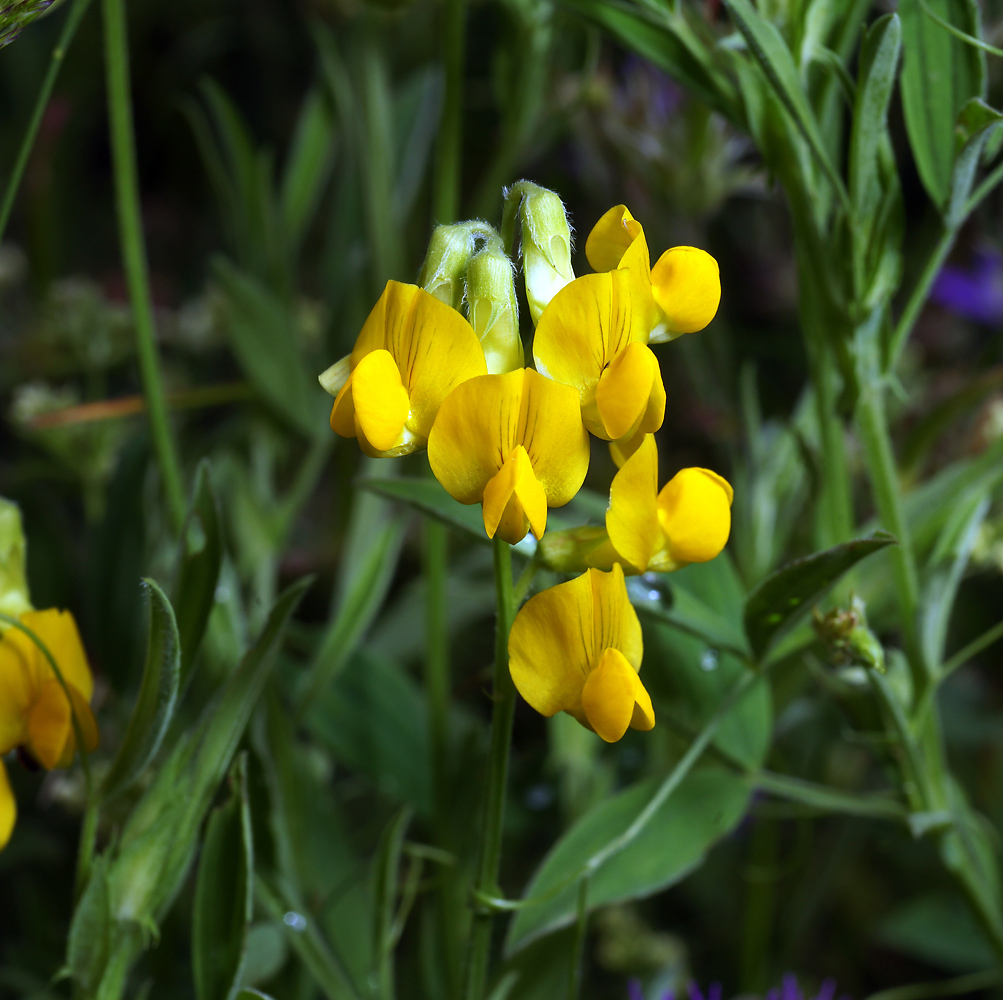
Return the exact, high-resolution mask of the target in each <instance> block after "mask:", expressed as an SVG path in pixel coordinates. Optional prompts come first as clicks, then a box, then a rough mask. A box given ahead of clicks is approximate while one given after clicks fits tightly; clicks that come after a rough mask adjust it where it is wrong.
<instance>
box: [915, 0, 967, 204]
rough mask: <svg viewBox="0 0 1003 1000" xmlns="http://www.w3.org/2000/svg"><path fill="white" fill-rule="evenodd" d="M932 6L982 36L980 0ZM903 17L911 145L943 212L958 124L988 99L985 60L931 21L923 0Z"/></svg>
mask: <svg viewBox="0 0 1003 1000" xmlns="http://www.w3.org/2000/svg"><path fill="white" fill-rule="evenodd" d="M928 6H929V7H930V9H931V10H932V11H933V12H934V13H935V14H937V15H938V16H939V17H941V18H943V19H944V20H945V21H949V22H950V23H951V24H953V25H955V26H956V27H958V28H960V29H961V30H962V31H964V32H965V33H966V34H970V35H975V36H978V35H979V34H980V31H979V15H978V7H977V5H976V3H975V0H929V3H928ZM899 17H901V19H902V41H903V64H902V79H901V83H900V88H901V91H902V108H903V112H904V114H905V123H906V131H907V132H908V134H909V145H910V146H911V147H912V153H913V156H914V157H915V160H916V166H917V168H918V170H919V175H920V178H921V180H922V181H923V185H924V187H925V188H926V190H927V193H928V194H929V195H930V198H931V200H932V201H933V203H934V204H935V205H936V206H937V207H938V208H939V209H941V210H942V211H943V210H945V209H946V207H947V202H948V198H949V196H950V190H951V175H952V173H953V170H954V162H955V151H956V146H955V134H954V125H955V122H956V120H957V118H958V114H959V113H960V111H961V109H962V108H963V107H964V105H965V103H966V102H967V101H969V100H971V98H973V97H982V96H983V91H984V89H985V57H984V56H983V55H982V53H981V52H979V51H978V50H976V49H973V48H971V47H970V46H968V45H965V44H964V43H963V42H961V41H959V40H958V39H956V38H952V37H951V35H950V34H949V33H948V32H947V31H946V30H945V29H944V28H943V27H941V26H940V25H939V24H937V23H936V21H934V20H932V19H931V18H929V17H927V16H926V15H925V14H924V13H923V10H922V8H921V6H920V4H919V0H901V2H900V3H899Z"/></svg>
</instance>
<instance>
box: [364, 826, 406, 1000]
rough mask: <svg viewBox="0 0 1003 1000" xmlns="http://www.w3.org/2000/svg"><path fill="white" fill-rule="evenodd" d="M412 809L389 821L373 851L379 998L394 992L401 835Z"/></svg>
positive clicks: (375, 939)
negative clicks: (374, 853)
mask: <svg viewBox="0 0 1003 1000" xmlns="http://www.w3.org/2000/svg"><path fill="white" fill-rule="evenodd" d="M411 815H412V814H411V810H410V809H407V808H405V809H401V810H400V811H399V812H398V813H397V815H396V816H394V818H393V819H392V820H391V821H390V823H389V824H388V826H387V827H386V829H385V830H384V831H383V836H382V837H380V842H379V845H378V846H377V848H376V859H375V863H374V865H373V899H374V901H375V904H376V905H375V906H374V908H373V916H374V920H373V954H374V955H375V956H376V979H377V982H378V984H379V995H380V996H385V997H392V996H394V995H395V989H394V949H395V947H396V944H397V939H398V937H399V932H398V930H397V929H396V928H395V926H394V925H395V920H396V916H397V876H398V872H399V870H400V862H401V853H402V851H403V848H404V834H405V833H406V832H407V828H408V824H410V822H411Z"/></svg>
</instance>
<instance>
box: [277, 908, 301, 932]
mask: <svg viewBox="0 0 1003 1000" xmlns="http://www.w3.org/2000/svg"><path fill="white" fill-rule="evenodd" d="M282 923H284V924H285V925H286V927H289V928H290V929H292V930H294V931H297V932H300V933H302V932H303V931H305V930H306V917H304V916H303V914H302V913H294V912H293V911H292V910H290V911H289V912H288V913H287V914H286V915H285V916H284V917H283V918H282Z"/></svg>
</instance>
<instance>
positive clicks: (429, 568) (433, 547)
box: [423, 518, 450, 846]
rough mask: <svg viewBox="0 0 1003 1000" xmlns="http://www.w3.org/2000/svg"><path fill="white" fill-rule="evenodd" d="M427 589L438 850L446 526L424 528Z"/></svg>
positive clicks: (445, 803)
mask: <svg viewBox="0 0 1003 1000" xmlns="http://www.w3.org/2000/svg"><path fill="white" fill-rule="evenodd" d="M423 530H424V542H425V547H424V551H423V557H424V570H425V587H426V595H427V596H426V605H425V621H426V636H427V639H426V647H425V691H426V693H427V695H428V713H429V730H430V735H431V744H432V781H433V796H434V803H435V821H436V827H437V830H438V834H439V846H445V841H444V838H445V836H446V835H447V834H448V830H449V819H450V817H449V798H448V788H449V781H448V769H449V689H450V677H449V633H448V629H447V626H446V542H447V535H446V526H445V525H444V524H441V523H440V522H439V521H435V520H433V519H432V518H426V519H425V521H424V524H423Z"/></svg>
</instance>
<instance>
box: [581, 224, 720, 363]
mask: <svg viewBox="0 0 1003 1000" xmlns="http://www.w3.org/2000/svg"><path fill="white" fill-rule="evenodd" d="M585 256H586V257H587V258H588V262H589V263H590V264H591V265H592V267H594V268H595V269H596V270H597V271H612V270H614V269H628V270H629V271H630V272H631V276H632V277H631V280H632V283H633V285H634V291H635V294H636V295H637V296H638V298H639V299H642V300H647V302H648V306H649V311H648V312H647V314H646V322H647V324H648V328H649V331H650V336H649V338H648V343H651V344H662V343H665V342H666V341H669V340H675V338H676V337H678V336H680V335H681V334H684V333H695V332H696V331H697V330H702V329H703V328H704V327H705V326H706V325H707V324H708V323H709V322H710V321H711V320H712V319H713V318H714V316H715V314H716V313H717V307H718V305H719V304H720V302H721V275H720V272H719V270H718V266H717V261H716V260H715V259H714V258H713V257H712V256H711V255H710V254H709V253H707V252H706V251H705V250H700V249H698V248H697V247H672V249H670V250H666V251H665V253H663V254H662V256H661V257H659V258H658V260H657V261H656V262H655V266H654V267H651V260H650V257H649V255H648V244H647V241H646V240H645V238H644V229H643V227H642V226H641V224H640V223H639V222H638V221H637V220H636V219H635V218H634V217H633V216H632V215H631V214H630V211H629V209H628V208H627V206H626V205H614V206H613V208H611V209H610V210H609V211H608V212H606V214H605V215H603V217H602V218H601V219H600V220H599V221H598V222H597V223H596V224H595V226H593V227H592V232H591V233H589V238H588V239H587V240H586V242H585Z"/></svg>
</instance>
